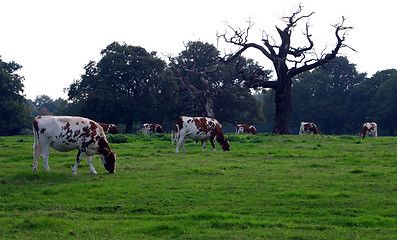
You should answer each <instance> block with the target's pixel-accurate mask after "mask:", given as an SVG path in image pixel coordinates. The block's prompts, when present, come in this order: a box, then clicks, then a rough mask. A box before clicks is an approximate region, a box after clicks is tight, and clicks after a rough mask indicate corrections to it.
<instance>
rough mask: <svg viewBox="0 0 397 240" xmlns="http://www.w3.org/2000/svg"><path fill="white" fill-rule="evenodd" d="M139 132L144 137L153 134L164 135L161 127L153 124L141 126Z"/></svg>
mask: <svg viewBox="0 0 397 240" xmlns="http://www.w3.org/2000/svg"><path fill="white" fill-rule="evenodd" d="M141 131H142V133H143V134H144V135H152V134H153V133H164V130H163V127H162V126H161V125H160V124H155V123H144V124H142V129H141Z"/></svg>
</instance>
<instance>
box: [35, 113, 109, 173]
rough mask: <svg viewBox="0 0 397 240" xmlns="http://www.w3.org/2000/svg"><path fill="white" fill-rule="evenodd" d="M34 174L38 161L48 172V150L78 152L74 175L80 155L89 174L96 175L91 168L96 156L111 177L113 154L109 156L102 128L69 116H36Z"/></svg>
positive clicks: (92, 122)
mask: <svg viewBox="0 0 397 240" xmlns="http://www.w3.org/2000/svg"><path fill="white" fill-rule="evenodd" d="M33 134H34V145H33V172H36V171H37V161H38V159H39V158H40V156H41V158H42V159H43V162H44V167H45V169H46V170H47V171H50V167H49V166H48V156H49V154H50V147H52V148H54V149H55V150H58V151H60V152H69V151H71V150H75V149H78V150H79V151H78V153H77V157H76V163H75V164H74V167H73V170H72V172H73V174H76V173H77V166H78V164H79V163H80V161H81V159H82V157H83V155H84V154H85V155H86V159H87V162H88V164H89V166H90V169H91V172H92V173H93V174H96V171H95V168H94V166H93V165H92V155H94V154H99V156H100V157H101V159H102V163H103V165H104V167H105V169H106V170H107V171H108V172H109V173H114V172H115V168H116V153H115V152H112V151H111V149H110V146H109V143H108V141H107V139H106V136H105V133H104V131H103V129H102V127H101V126H100V125H99V124H98V123H96V122H94V121H92V120H90V119H87V118H82V117H69V116H37V117H36V118H35V119H34V120H33Z"/></svg>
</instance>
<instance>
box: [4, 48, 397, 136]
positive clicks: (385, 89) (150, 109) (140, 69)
mask: <svg viewBox="0 0 397 240" xmlns="http://www.w3.org/2000/svg"><path fill="white" fill-rule="evenodd" d="M191 51H194V52H195V54H197V56H195V57H192V56H194V54H192V53H191ZM217 57H219V51H218V50H217V49H216V47H214V46H213V45H211V44H208V43H203V42H189V43H188V44H187V45H186V50H184V51H182V52H181V53H180V54H179V55H178V56H177V57H175V58H174V59H172V61H173V62H171V61H170V62H169V63H168V64H167V63H166V62H165V61H164V60H162V59H161V58H160V57H158V56H157V54H156V53H155V52H152V53H148V52H147V51H146V50H145V49H143V48H141V47H134V46H129V45H127V44H119V43H117V42H114V43H112V44H110V45H109V46H107V47H106V48H105V49H104V50H103V51H102V58H101V60H100V61H99V62H93V61H90V62H89V63H88V64H87V65H86V66H85V73H84V74H83V75H82V76H81V78H80V79H78V80H75V81H74V82H73V83H72V84H71V85H70V86H69V87H68V88H67V93H68V99H62V98H58V99H55V100H54V99H51V98H50V97H49V96H46V95H40V96H37V97H36V98H35V99H34V100H29V99H25V98H24V96H23V80H24V78H23V77H22V76H19V75H18V74H16V73H15V72H16V71H17V70H18V69H20V68H21V66H20V65H18V64H17V63H15V62H9V63H7V62H3V61H2V60H1V58H0V84H1V85H0V86H1V87H0V114H1V116H2V118H1V120H0V121H1V123H2V124H1V126H0V134H1V135H13V134H21V133H28V132H29V130H30V128H31V120H32V119H33V117H34V116H36V115H47V114H50V115H51V114H53V115H78V116H85V117H89V118H92V119H94V120H96V121H98V122H109V123H116V124H119V125H121V126H122V128H123V130H124V132H127V133H133V132H136V131H137V129H138V128H139V126H140V124H141V123H143V122H156V123H160V124H163V125H164V127H165V128H166V129H168V130H169V128H170V127H171V126H172V124H173V123H174V121H175V119H176V118H177V117H178V116H179V115H200V114H202V113H203V108H202V107H203V106H201V105H200V104H199V103H200V101H195V98H200V97H204V96H202V95H201V94H203V95H204V94H210V95H211V97H212V99H213V106H214V108H213V110H214V116H215V117H216V118H217V119H219V121H221V122H222V123H223V125H224V126H225V127H227V126H234V124H236V123H249V124H254V125H257V126H259V127H260V128H261V129H262V131H263V132H271V131H272V125H271V123H272V119H273V117H274V113H275V103H274V95H275V93H274V90H272V89H264V88H263V89H260V91H259V90H258V89H257V91H254V90H253V89H252V88H249V87H247V86H246V85H245V84H244V80H243V79H242V78H239V75H238V74H236V72H238V71H242V70H244V71H258V70H260V71H262V72H266V74H267V77H268V78H271V72H270V70H264V69H262V68H261V67H260V65H259V64H258V63H256V62H254V61H253V60H252V59H245V58H243V57H242V58H241V59H239V60H238V61H236V62H235V64H231V65H222V66H217V70H216V71H214V72H211V73H210V74H207V75H206V81H207V83H205V84H203V83H202V82H201V81H200V77H197V75H195V73H194V71H193V72H191V71H190V70H189V69H192V68H191V67H192V65H190V68H189V63H190V64H193V65H194V67H195V68H197V69H199V70H200V71H204V70H205V69H211V68H213V66H211V61H210V60H211V59H215V58H217ZM191 58H195V59H191ZM196 61H197V62H196ZM173 64H174V65H173ZM172 65H173V66H172ZM236 69H237V70H236ZM178 71H179V72H178ZM178 74H179V75H178ZM180 75H183V81H184V84H185V85H191V86H185V85H183V84H182V85H181V83H180V82H179V83H178V81H181V79H180V78H181V76H180ZM201 80H202V79H201ZM181 86H182V87H181ZM189 87H190V88H191V89H190V90H189ZM207 88H208V89H207ZM192 89H195V90H194V91H193V90H192ZM192 91H193V92H194V93H195V94H197V95H194V94H192ZM395 92H397V70H395V69H388V70H382V71H379V72H377V73H376V74H374V75H373V76H371V77H367V76H366V74H365V73H359V72H358V71H357V70H356V67H355V65H354V64H352V63H349V61H348V59H347V58H346V57H337V58H336V59H334V61H333V62H330V63H327V64H325V65H324V66H323V67H320V68H317V69H315V70H313V71H307V72H304V73H302V74H300V75H298V76H296V77H295V78H293V81H292V107H293V114H292V120H291V125H290V128H291V130H292V131H291V132H292V133H297V131H298V127H299V123H300V122H301V121H312V122H315V123H316V124H317V125H318V127H319V129H320V131H321V132H322V133H324V134H357V133H358V132H359V131H360V128H361V125H362V123H363V122H366V121H375V122H377V123H378V125H379V132H380V134H382V135H396V133H397V125H396V124H395V119H396V114H397V97H396V95H395Z"/></svg>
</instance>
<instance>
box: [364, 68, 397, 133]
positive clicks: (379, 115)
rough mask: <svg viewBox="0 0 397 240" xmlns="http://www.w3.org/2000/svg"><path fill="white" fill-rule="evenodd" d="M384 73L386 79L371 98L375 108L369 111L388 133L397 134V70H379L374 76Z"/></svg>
mask: <svg viewBox="0 0 397 240" xmlns="http://www.w3.org/2000/svg"><path fill="white" fill-rule="evenodd" d="M379 75H384V77H385V79H384V81H383V83H382V84H381V85H379V89H378V91H377V92H376V94H375V96H374V97H373V98H371V100H372V102H371V106H374V107H373V108H371V109H370V111H368V112H369V113H370V114H372V118H373V119H376V120H377V121H378V123H379V125H380V126H381V127H382V128H384V129H385V130H387V131H386V133H387V134H389V135H396V134H397V125H396V119H397V95H396V92H397V70H394V69H393V70H386V71H383V72H378V73H377V74H375V76H374V77H373V78H375V79H378V77H379Z"/></svg>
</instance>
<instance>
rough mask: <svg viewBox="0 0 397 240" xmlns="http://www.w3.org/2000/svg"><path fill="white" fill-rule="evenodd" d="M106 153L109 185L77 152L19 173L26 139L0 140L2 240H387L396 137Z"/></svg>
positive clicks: (393, 216) (140, 140)
mask: <svg viewBox="0 0 397 240" xmlns="http://www.w3.org/2000/svg"><path fill="white" fill-rule="evenodd" d="M126 136H127V137H128V138H129V139H130V140H129V141H128V142H127V143H120V144H115V143H112V144H111V148H112V150H113V151H116V152H117V153H118V155H117V169H116V173H115V174H106V173H105V172H106V171H105V170H104V168H103V167H102V164H101V161H100V158H99V157H97V156H96V157H94V165H95V167H96V169H97V171H98V172H99V174H98V175H92V174H90V171H89V168H88V164H87V163H86V162H85V161H82V162H81V163H80V166H79V171H78V175H77V176H73V175H72V173H71V168H72V166H73V164H74V158H75V156H76V154H77V152H69V153H60V152H56V151H52V152H51V154H50V162H49V163H50V167H51V172H46V171H45V170H44V168H43V165H42V163H41V162H39V169H38V172H36V173H32V172H31V166H30V164H31V161H32V144H33V137H31V136H13V137H0V149H1V151H0V172H1V173H2V174H1V175H0V192H1V199H2V202H1V207H0V216H1V218H0V226H1V227H0V238H2V239H25V238H26V239H38V238H40V239H108V238H114V239H171V238H175V239H241V238H243V239H257V238H263V239H346V238H352V239H358V238H360V239H393V238H394V236H395V235H396V231H397V228H396V226H397V208H396V206H397V198H396V197H395V195H396V189H397V185H396V182H397V178H396V176H397V175H396V165H397V162H396V159H397V148H396V144H395V142H396V138H394V137H379V138H378V139H370V138H368V139H364V140H362V139H360V138H359V137H357V136H347V135H344V136H324V135H322V136H315V135H306V136H291V135H283V136H280V135H265V134H259V135H256V136H250V135H243V136H242V135H234V134H231V135H228V136H226V137H227V138H228V139H231V149H232V150H231V151H230V152H222V151H220V148H219V145H217V149H218V151H217V152H213V151H209V150H208V149H207V150H206V152H204V153H203V152H201V147H200V146H197V145H194V144H193V143H187V144H188V145H189V146H188V147H187V152H186V153H180V154H175V153H174V151H175V146H171V145H170V141H163V140H162V138H164V137H166V138H167V139H168V140H169V135H159V136H143V135H126Z"/></svg>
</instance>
